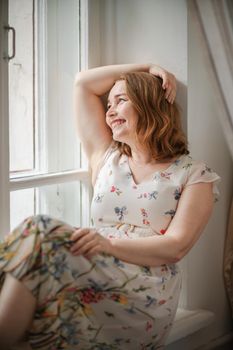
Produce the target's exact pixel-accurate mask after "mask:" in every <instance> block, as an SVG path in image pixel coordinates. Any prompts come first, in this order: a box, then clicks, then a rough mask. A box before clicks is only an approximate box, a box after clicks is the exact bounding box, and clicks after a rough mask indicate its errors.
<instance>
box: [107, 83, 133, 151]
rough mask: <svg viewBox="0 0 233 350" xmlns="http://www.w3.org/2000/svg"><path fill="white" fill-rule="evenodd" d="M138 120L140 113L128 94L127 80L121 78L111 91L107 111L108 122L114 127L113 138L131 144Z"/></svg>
mask: <svg viewBox="0 0 233 350" xmlns="http://www.w3.org/2000/svg"><path fill="white" fill-rule="evenodd" d="M137 120H138V115H137V113H136V111H135V109H134V107H133V104H132V102H131V101H130V99H129V97H128V96H127V94H126V85H125V81H124V80H119V81H117V82H116V83H115V85H114V86H113V87H112V89H111V91H110V93H109V96H108V107H107V112H106V123H107V124H108V126H109V127H110V128H111V129H112V134H113V139H114V140H115V141H119V142H123V143H127V144H130V143H131V142H130V141H132V140H133V139H134V138H135V137H134V132H135V129H136V124H137Z"/></svg>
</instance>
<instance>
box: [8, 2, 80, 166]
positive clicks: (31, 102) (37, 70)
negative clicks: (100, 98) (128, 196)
mask: <svg viewBox="0 0 233 350" xmlns="http://www.w3.org/2000/svg"><path fill="white" fill-rule="evenodd" d="M9 23H10V25H11V26H13V27H14V28H15V31H16V56H15V58H14V59H12V60H10V62H9V109H10V170H11V173H15V172H22V173H25V172H29V171H30V172H34V173H35V172H42V173H51V172H59V171H64V170H70V169H76V168H79V166H80V143H79V140H78V139H77V136H76V127H75V118H74V113H73V101H72V98H73V84H74V77H75V74H76V73H77V71H78V70H79V56H80V55H79V54H80V49H79V1H77V0H66V1H63V0H51V1H35V0H34V1H33V0H21V1H18V0H9ZM11 39H12V36H11V34H9V41H10V42H9V52H10V51H11V48H12V42H11V41H12V40H11Z"/></svg>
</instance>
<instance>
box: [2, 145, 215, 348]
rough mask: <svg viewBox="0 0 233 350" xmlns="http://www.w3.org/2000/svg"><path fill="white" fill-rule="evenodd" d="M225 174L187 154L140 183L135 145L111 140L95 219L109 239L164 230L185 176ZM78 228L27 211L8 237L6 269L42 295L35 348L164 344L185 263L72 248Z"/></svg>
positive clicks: (188, 179)
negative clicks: (122, 149) (143, 262)
mask: <svg viewBox="0 0 233 350" xmlns="http://www.w3.org/2000/svg"><path fill="white" fill-rule="evenodd" d="M219 181H220V177H219V176H218V175H217V174H216V173H214V172H213V171H212V170H211V169H210V168H209V167H208V166H207V165H206V164H205V163H204V162H202V161H195V160H193V159H192V158H191V157H190V156H189V155H182V156H180V157H179V158H178V159H177V160H176V161H174V162H173V164H172V165H171V166H169V167H168V168H167V169H166V171H162V172H158V171H157V172H155V173H154V174H153V176H152V177H151V179H150V180H149V181H146V182H142V183H141V184H139V185H137V184H136V183H135V182H134V180H133V177H132V173H131V170H130V167H129V163H128V157H127V156H126V155H120V153H119V151H118V150H117V149H116V148H113V147H110V148H109V149H108V151H107V152H106V154H105V158H104V162H103V164H102V167H101V169H100V171H99V174H98V177H97V180H96V184H95V188H94V195H93V200H92V206H91V210H92V226H93V227H96V228H97V229H98V231H99V232H100V233H101V234H102V235H104V236H105V237H108V238H109V239H118V238H124V239H133V238H138V237H148V236H153V235H164V234H166V230H167V228H168V226H169V223H170V222H171V220H172V218H173V217H174V215H175V212H176V209H177V205H178V203H179V198H180V196H181V194H182V191H183V189H184V188H185V186H188V185H191V184H194V183H198V182H213V200H215V201H216V200H218V197H219V191H218V187H217V186H218V182H219ZM73 231H74V228H73V227H71V226H70V225H68V224H66V223H63V222H61V221H59V220H56V219H54V218H51V217H49V216H46V215H38V216H34V217H30V218H27V219H25V220H24V222H23V223H21V224H20V225H19V226H18V227H17V228H16V229H15V230H14V231H13V232H11V233H10V234H9V235H8V236H7V237H6V238H5V240H4V241H3V242H2V243H0V277H1V279H2V281H3V279H4V275H5V273H6V272H10V273H12V274H13V275H14V276H15V277H16V278H18V279H20V280H21V281H22V282H23V283H24V284H25V285H26V286H27V287H28V288H29V290H30V291H31V292H32V293H33V294H34V295H35V297H36V298H37V308H36V313H35V317H34V321H33V324H32V327H31V329H30V331H29V334H28V339H29V342H30V345H31V347H32V348H33V349H41V350H58V349H69V350H76V349H77V350H78V349H79V350H139V349H140V350H145V349H148V350H155V349H163V348H164V344H165V341H166V338H167V336H168V334H169V331H170V329H171V327H172V324H173V320H174V316H175V313H176V309H177V305H178V300H179V295H180V290H181V273H180V271H179V268H178V266H177V265H176V264H164V265H162V266H158V267H149V266H137V265H134V264H129V263H126V262H123V261H121V260H119V259H116V258H114V257H113V256H108V255H106V254H102V255H96V256H95V257H93V258H92V259H90V260H88V259H86V258H85V257H83V256H76V257H75V256H72V255H71V254H70V251H69V248H70V246H71V241H70V235H71V233H72V232H73Z"/></svg>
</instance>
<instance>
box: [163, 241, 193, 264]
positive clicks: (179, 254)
mask: <svg viewBox="0 0 233 350" xmlns="http://www.w3.org/2000/svg"><path fill="white" fill-rule="evenodd" d="M188 250H189V249H188ZM186 253H187V249H186V248H185V247H182V244H181V243H180V242H179V241H178V240H176V239H173V241H172V249H171V252H170V255H169V256H168V263H169V264H176V263H178V262H179V261H180V260H182V259H183V257H184V256H185V255H186Z"/></svg>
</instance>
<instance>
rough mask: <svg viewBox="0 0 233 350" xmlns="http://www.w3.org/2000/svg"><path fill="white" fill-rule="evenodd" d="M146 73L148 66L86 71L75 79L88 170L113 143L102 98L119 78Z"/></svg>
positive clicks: (80, 130) (127, 65)
mask: <svg viewBox="0 0 233 350" xmlns="http://www.w3.org/2000/svg"><path fill="white" fill-rule="evenodd" d="M130 71H149V65H139V64H124V65H111V66H104V67H98V68H93V69H89V70H87V71H84V72H80V73H78V74H77V76H76V79H75V113H76V120H77V122H76V123H77V131H78V136H79V138H80V141H81V143H82V146H83V149H84V152H85V153H86V155H87V158H88V160H89V162H90V165H91V167H92V166H94V165H95V163H96V162H98V159H100V158H101V156H102V155H103V154H104V152H105V151H106V149H107V148H108V146H109V145H110V143H111V142H112V132H111V130H110V129H109V127H108V126H107V124H106V122H105V109H104V106H103V103H102V100H101V96H102V95H104V94H105V93H107V92H108V91H109V90H110V89H111V87H112V86H113V84H114V82H115V81H116V80H117V79H118V78H119V77H120V75H121V74H123V73H126V72H130Z"/></svg>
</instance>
